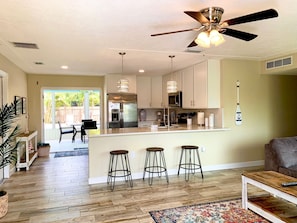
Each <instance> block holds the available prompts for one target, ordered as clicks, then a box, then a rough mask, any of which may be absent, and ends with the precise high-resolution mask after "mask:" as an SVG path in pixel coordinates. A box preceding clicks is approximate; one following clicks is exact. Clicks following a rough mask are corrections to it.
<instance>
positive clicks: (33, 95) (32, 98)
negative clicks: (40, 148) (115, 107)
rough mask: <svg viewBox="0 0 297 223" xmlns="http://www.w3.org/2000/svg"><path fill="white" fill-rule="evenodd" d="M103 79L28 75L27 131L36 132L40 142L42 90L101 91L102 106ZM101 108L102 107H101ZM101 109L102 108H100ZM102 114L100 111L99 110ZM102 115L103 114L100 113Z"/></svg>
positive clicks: (95, 77)
mask: <svg viewBox="0 0 297 223" xmlns="http://www.w3.org/2000/svg"><path fill="white" fill-rule="evenodd" d="M103 87H104V77H102V76H83V77H82V76H75V75H40V74H28V99H29V100H28V111H29V114H30V115H29V129H36V130H37V131H38V133H39V134H38V140H41V133H42V131H41V130H42V129H41V126H42V124H41V118H42V116H41V92H42V89H43V88H80V89H88V88H96V89H101V93H102V97H101V104H102V105H103V102H104V101H103V100H104V97H103ZM101 107H103V106H101ZM101 109H103V108H101ZM101 112H102V110H101ZM102 114H103V113H102Z"/></svg>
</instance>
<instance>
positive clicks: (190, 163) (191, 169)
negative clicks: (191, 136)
mask: <svg viewBox="0 0 297 223" xmlns="http://www.w3.org/2000/svg"><path fill="white" fill-rule="evenodd" d="M180 169H184V170H185V180H186V181H188V180H189V176H190V173H192V174H195V171H196V170H200V173H201V177H202V179H203V171H202V165H201V161H200V156H199V147H198V146H193V145H183V146H181V155H180V161H179V165H178V172H177V175H179V173H180Z"/></svg>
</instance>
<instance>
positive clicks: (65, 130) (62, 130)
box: [58, 122, 75, 143]
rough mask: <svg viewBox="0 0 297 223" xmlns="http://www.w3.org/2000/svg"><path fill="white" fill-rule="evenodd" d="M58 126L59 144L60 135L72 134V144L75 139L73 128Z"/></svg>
mask: <svg viewBox="0 0 297 223" xmlns="http://www.w3.org/2000/svg"><path fill="white" fill-rule="evenodd" d="M58 124H59V129H60V139H59V143H60V142H61V139H62V135H64V134H72V142H74V137H75V134H74V133H75V128H74V126H72V127H70V126H69V127H62V126H61V123H60V122H58Z"/></svg>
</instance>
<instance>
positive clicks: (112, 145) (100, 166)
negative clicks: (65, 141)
mask: <svg viewBox="0 0 297 223" xmlns="http://www.w3.org/2000/svg"><path fill="white" fill-rule="evenodd" d="M227 130H229V129H228V128H204V127H198V126H197V125H193V126H189V127H188V126H186V125H185V126H173V127H170V128H167V127H162V128H158V129H155V130H152V129H151V128H148V127H143V128H115V129H103V130H102V129H101V130H89V131H88V136H89V184H96V183H105V182H106V179H107V170H108V162H109V152H110V151H111V150H117V149H125V150H128V151H129V159H130V165H131V171H132V177H133V179H137V178H142V175H143V167H144V159H145V154H146V150H145V149H146V148H147V147H153V146H158V147H163V148H164V154H165V159H166V163H167V169H168V174H169V175H172V174H177V167H178V161H179V157H180V146H181V145H189V144H192V145H198V146H203V147H206V148H208V147H213V148H215V149H217V148H219V147H220V146H219V145H220V143H219V142H217V141H216V140H214V139H215V138H216V134H222V133H224V132H225V131H227ZM207 150H208V149H207ZM214 151H215V150H214ZM208 153H209V154H211V152H210V151H209V152H208ZM205 154H206V152H205V153H201V152H200V157H201V161H202V165H203V162H204V161H205V157H206V156H205Z"/></svg>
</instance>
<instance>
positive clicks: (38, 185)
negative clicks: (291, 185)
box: [0, 156, 262, 223]
mask: <svg viewBox="0 0 297 223" xmlns="http://www.w3.org/2000/svg"><path fill="white" fill-rule="evenodd" d="M106 168H107V167H106ZM245 170H248V171H254V170H262V167H255V168H247V169H232V170H222V171H210V172H204V180H202V179H201V176H200V174H196V175H193V176H191V178H190V180H189V182H185V180H184V175H180V176H179V177H178V176H170V177H169V181H170V182H169V184H168V185H167V183H166V179H165V177H161V178H154V182H153V185H152V186H149V185H148V183H147V181H143V180H142V179H137V180H133V183H134V187H133V188H132V189H131V188H129V187H128V186H127V185H126V184H125V183H124V182H117V184H116V186H115V190H114V191H113V192H111V191H110V189H109V187H108V186H107V184H105V183H103V184H97V185H88V156H76V157H64V158H52V157H50V158H43V157H41V158H38V159H37V160H35V161H34V163H33V165H32V166H31V168H30V170H29V171H20V172H16V173H15V174H13V176H12V177H11V178H10V179H8V180H6V181H5V182H4V184H3V185H2V189H4V190H6V191H8V193H9V210H8V214H7V215H6V216H5V217H3V218H2V219H0V222H14V223H16V222H19V223H20V222H21V223H25V222H26V223H29V222H30V223H35V222H36V223H37V222H38V223H40V222H55V223H61V222H83V223H93V222H97V223H102V222H122V223H124V222H126V223H128V222H129V223H140V222H141V223H151V222H153V220H152V218H151V217H150V215H149V211H151V210H159V209H166V208H172V207H178V206H182V205H190V204H196V203H203V202H211V201H217V200H224V199H231V198H239V197H241V173H242V172H243V171H245Z"/></svg>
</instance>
